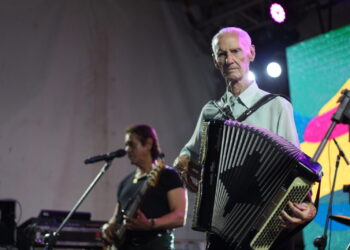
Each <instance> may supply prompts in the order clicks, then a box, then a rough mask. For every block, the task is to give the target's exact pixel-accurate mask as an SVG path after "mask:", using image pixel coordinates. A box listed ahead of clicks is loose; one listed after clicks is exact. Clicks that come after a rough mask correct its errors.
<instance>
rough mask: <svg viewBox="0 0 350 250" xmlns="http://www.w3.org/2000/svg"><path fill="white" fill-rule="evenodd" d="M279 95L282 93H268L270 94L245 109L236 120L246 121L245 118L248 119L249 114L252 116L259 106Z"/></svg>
mask: <svg viewBox="0 0 350 250" xmlns="http://www.w3.org/2000/svg"><path fill="white" fill-rule="evenodd" d="M277 96H282V95H279V94H268V95H265V96H263V97H262V98H260V99H259V100H258V101H257V102H256V103H254V105H253V106H251V107H250V108H248V109H247V110H246V111H244V112H243V114H241V115H240V116H239V117H238V118H237V119H236V120H237V121H239V122H242V121H244V120H245V119H247V117H248V116H250V115H251V114H252V113H253V112H255V111H256V110H257V109H258V108H260V107H261V106H263V105H264V104H265V103H267V102H269V101H271V100H272V99H274V98H275V97H277ZM282 97H284V96H282Z"/></svg>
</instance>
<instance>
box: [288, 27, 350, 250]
mask: <svg viewBox="0 0 350 250" xmlns="http://www.w3.org/2000/svg"><path fill="white" fill-rule="evenodd" d="M287 65H288V75H289V86H290V91H291V99H292V103H293V107H294V112H295V114H294V115H295V120H296V124H297V129H298V134H299V140H300V142H301V149H302V150H303V151H304V152H305V153H306V154H308V155H310V156H311V157H313V156H314V154H315V152H316V150H317V148H318V146H319V145H320V143H321V141H322V139H323V138H324V136H325V134H326V132H327V131H328V129H329V127H330V125H331V123H332V121H331V118H332V115H333V114H334V113H335V112H336V110H337V108H338V105H339V103H337V101H338V99H339V97H340V96H341V91H342V90H343V89H350V25H348V26H345V27H342V28H339V29H337V30H333V31H331V32H328V33H326V34H323V35H320V36H317V37H314V38H312V39H309V40H306V41H303V42H301V43H298V44H296V45H293V46H290V47H288V48H287ZM333 138H335V139H336V140H337V142H338V144H339V145H340V147H341V148H342V149H343V151H344V153H345V154H346V156H347V157H348V158H350V143H349V127H348V125H346V124H337V125H336V127H335V129H334V130H333V132H332V134H331V136H330V137H329V140H328V141H327V144H326V145H325V147H324V149H323V152H322V153H321V155H320V157H319V159H318V162H319V163H320V164H321V165H322V167H323V178H322V185H321V198H320V204H319V209H318V214H317V216H316V218H315V219H314V220H313V221H312V222H311V223H310V224H309V225H308V226H307V227H306V228H305V229H304V241H305V245H306V249H315V247H314V246H313V240H314V238H315V237H317V236H321V235H322V234H323V232H324V226H325V221H326V216H327V210H328V203H329V196H330V192H331V187H332V184H333V178H334V173H335V165H336V158H337V155H338V149H337V148H336V145H335V143H334V142H333V140H332V139H333ZM348 184H350V166H346V163H345V161H344V160H343V159H341V160H340V165H339V168H338V174H337V178H336V184H335V192H334V200H333V205H332V213H331V214H332V215H343V216H348V217H350V206H349V202H350V200H349V198H350V197H349V193H344V192H343V185H348ZM316 191H317V186H315V187H314V188H313V194H314V196H315V194H316ZM349 235H350V226H346V225H343V224H340V223H338V222H336V221H332V220H330V221H329V231H328V240H327V247H330V249H345V248H346V246H347V245H348V244H349V242H350V236H349Z"/></svg>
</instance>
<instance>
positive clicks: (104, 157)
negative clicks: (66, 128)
mask: <svg viewBox="0 0 350 250" xmlns="http://www.w3.org/2000/svg"><path fill="white" fill-rule="evenodd" d="M124 155H126V151H125V150H124V149H118V150H116V151H113V152H110V153H108V154H104V155H96V156H93V157H90V158H88V159H86V160H85V161H84V163H85V164H91V163H95V162H99V161H111V160H113V159H114V158H120V157H123V156H124Z"/></svg>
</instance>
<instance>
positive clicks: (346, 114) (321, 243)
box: [312, 89, 350, 250]
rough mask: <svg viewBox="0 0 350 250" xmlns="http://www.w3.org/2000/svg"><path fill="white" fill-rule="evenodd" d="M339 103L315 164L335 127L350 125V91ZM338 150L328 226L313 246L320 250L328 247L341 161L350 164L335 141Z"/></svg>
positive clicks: (344, 93) (345, 93)
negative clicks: (328, 232) (331, 215)
mask: <svg viewBox="0 0 350 250" xmlns="http://www.w3.org/2000/svg"><path fill="white" fill-rule="evenodd" d="M338 102H340V105H339V107H338V109H337V111H336V113H335V114H334V115H333V117H332V124H331V126H330V127H329V129H328V131H327V133H326V135H325V137H324V138H323V140H322V142H321V144H320V145H319V147H318V149H317V150H316V153H315V155H314V157H313V158H312V161H313V162H317V160H318V158H319V157H320V155H321V153H322V151H323V149H324V147H325V145H326V143H327V141H328V139H329V137H330V135H331V134H332V132H333V130H334V128H335V126H336V125H337V124H338V123H345V124H350V91H349V90H347V89H345V90H343V91H342V96H341V97H340V98H339V100H338ZM334 142H335V144H336V146H337V148H338V150H339V154H338V156H337V161H336V166H335V167H336V169H335V173H334V180H333V185H332V190H331V194H330V199H329V204H328V212H327V217H326V224H325V228H324V232H323V235H322V236H318V237H316V238H315V239H314V241H313V244H314V246H315V247H317V248H318V249H320V250H323V249H325V248H326V245H327V230H328V222H329V216H330V214H331V211H332V203H333V195H334V187H335V181H336V178H337V173H338V167H339V161H340V158H341V157H343V158H344V160H345V162H346V163H347V164H348V160H347V159H346V157H345V155H344V152H343V151H342V150H341V148H340V146H339V145H338V143H337V142H336V141H335V140H334Z"/></svg>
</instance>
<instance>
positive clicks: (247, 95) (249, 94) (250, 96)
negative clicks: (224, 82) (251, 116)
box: [225, 81, 259, 108]
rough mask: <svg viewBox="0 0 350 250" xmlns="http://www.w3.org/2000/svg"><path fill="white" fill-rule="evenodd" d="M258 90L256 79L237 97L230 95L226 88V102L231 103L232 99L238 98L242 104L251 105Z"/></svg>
mask: <svg viewBox="0 0 350 250" xmlns="http://www.w3.org/2000/svg"><path fill="white" fill-rule="evenodd" d="M258 91H259V87H258V84H257V83H256V81H253V82H252V83H251V84H250V85H249V87H248V88H246V89H245V90H244V91H243V92H242V93H241V94H240V95H239V96H238V97H235V96H234V95H232V93H231V92H230V91H228V90H226V93H225V95H226V98H225V99H226V102H228V103H232V102H233V101H234V100H237V99H239V100H240V101H241V102H242V103H243V104H244V106H246V107H247V108H249V107H251V106H253V104H254V103H255V101H256V93H257V92H258Z"/></svg>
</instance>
